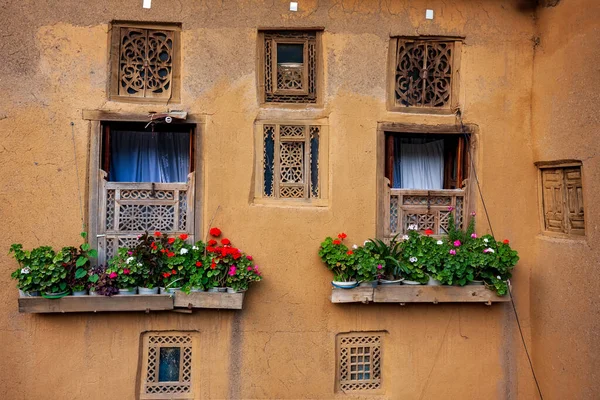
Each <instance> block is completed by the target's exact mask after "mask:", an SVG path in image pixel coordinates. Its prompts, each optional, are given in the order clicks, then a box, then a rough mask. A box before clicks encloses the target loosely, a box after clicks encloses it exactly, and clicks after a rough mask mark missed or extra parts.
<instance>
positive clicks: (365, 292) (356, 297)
mask: <svg viewBox="0 0 600 400" xmlns="http://www.w3.org/2000/svg"><path fill="white" fill-rule="evenodd" d="M372 301H373V287H372V286H367V287H362V286H359V287H357V288H354V289H338V288H332V289H331V302H332V303H365V304H366V303H369V302H372Z"/></svg>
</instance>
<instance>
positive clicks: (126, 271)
mask: <svg viewBox="0 0 600 400" xmlns="http://www.w3.org/2000/svg"><path fill="white" fill-rule="evenodd" d="M130 272H131V270H129V269H127V268H125V269H124V270H123V273H124V274H125V275H129V273H130Z"/></svg>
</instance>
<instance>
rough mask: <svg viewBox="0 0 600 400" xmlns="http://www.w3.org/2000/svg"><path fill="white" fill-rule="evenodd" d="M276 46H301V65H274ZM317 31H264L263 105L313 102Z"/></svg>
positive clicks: (314, 101)
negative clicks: (302, 47)
mask: <svg viewBox="0 0 600 400" xmlns="http://www.w3.org/2000/svg"><path fill="white" fill-rule="evenodd" d="M277 43H300V44H302V45H303V46H304V60H303V61H304V62H303V63H302V64H298V65H289V64H288V65H282V64H278V63H277ZM317 62H318V58H317V32H315V31H266V32H264V60H263V61H262V63H263V65H264V73H263V75H264V101H265V102H266V103H316V101H317V83H316V81H317V69H318V65H317Z"/></svg>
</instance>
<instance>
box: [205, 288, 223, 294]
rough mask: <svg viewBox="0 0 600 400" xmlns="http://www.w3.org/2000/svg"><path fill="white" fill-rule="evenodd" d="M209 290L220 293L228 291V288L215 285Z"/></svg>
mask: <svg viewBox="0 0 600 400" xmlns="http://www.w3.org/2000/svg"><path fill="white" fill-rule="evenodd" d="M208 291H209V292H219V293H225V292H227V288H224V287H213V288H210V289H208Z"/></svg>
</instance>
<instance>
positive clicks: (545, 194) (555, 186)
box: [538, 163, 585, 236]
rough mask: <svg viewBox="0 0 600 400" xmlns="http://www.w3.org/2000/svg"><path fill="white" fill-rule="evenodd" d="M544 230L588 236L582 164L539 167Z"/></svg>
mask: <svg viewBox="0 0 600 400" xmlns="http://www.w3.org/2000/svg"><path fill="white" fill-rule="evenodd" d="M538 166H539V168H540V174H541V183H542V190H541V199H542V201H541V204H542V214H543V217H544V230H545V231H546V232H551V233H559V234H566V235H576V236H584V235H585V218H584V208H583V185H582V180H581V165H580V164H579V165H578V163H567V164H563V165H558V166H556V165H555V166H551V165H543V164H542V165H539V164H538Z"/></svg>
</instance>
